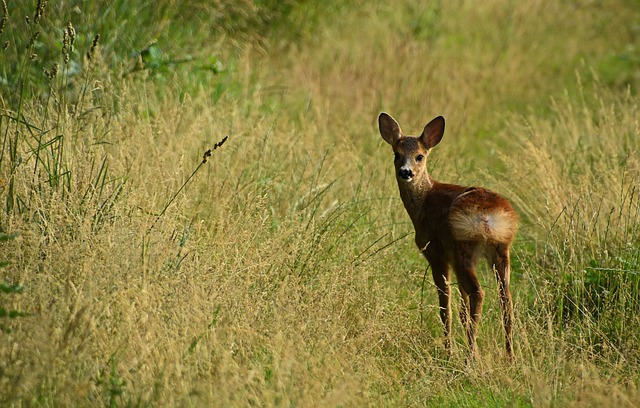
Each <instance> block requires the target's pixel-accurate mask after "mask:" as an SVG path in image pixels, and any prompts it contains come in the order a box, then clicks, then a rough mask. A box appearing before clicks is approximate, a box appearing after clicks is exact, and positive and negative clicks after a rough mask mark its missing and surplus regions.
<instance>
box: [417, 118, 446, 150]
mask: <svg viewBox="0 0 640 408" xmlns="http://www.w3.org/2000/svg"><path fill="white" fill-rule="evenodd" d="M443 135H444V118H443V117H442V116H438V117H437V118H435V119H433V120H432V121H431V122H429V123H427V126H425V127H424V130H423V131H422V134H421V135H420V141H422V143H424V145H425V146H427V149H431V148H432V147H435V146H436V145H437V144H438V143H440V140H442V136H443Z"/></svg>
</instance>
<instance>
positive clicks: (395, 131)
mask: <svg viewBox="0 0 640 408" xmlns="http://www.w3.org/2000/svg"><path fill="white" fill-rule="evenodd" d="M378 126H379V127H380V134H381V135H382V138H383V139H384V140H385V142H387V143H389V144H390V145H392V146H393V144H394V143H395V142H396V141H398V139H400V138H401V137H402V130H400V125H398V122H396V120H395V119H394V118H392V117H391V115H389V114H388V113H385V112H382V113H381V114H380V116H378Z"/></svg>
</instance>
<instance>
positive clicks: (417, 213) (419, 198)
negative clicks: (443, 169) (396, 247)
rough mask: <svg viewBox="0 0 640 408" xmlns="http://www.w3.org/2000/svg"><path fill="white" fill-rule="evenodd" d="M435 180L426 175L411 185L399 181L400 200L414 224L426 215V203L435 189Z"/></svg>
mask: <svg viewBox="0 0 640 408" xmlns="http://www.w3.org/2000/svg"><path fill="white" fill-rule="evenodd" d="M433 183H434V180H433V179H432V178H431V177H430V176H429V175H428V174H426V175H425V177H422V178H420V179H416V180H413V181H412V182H410V183H407V182H405V181H404V180H400V179H398V187H399V189H400V198H402V202H403V203H404V208H405V209H406V210H407V213H409V217H411V221H413V224H414V225H415V224H417V223H418V222H419V220H420V217H421V216H422V215H423V214H424V202H425V200H426V198H427V196H428V195H429V193H430V192H431V189H432V188H433Z"/></svg>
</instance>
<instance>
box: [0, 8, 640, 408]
mask: <svg viewBox="0 0 640 408" xmlns="http://www.w3.org/2000/svg"><path fill="white" fill-rule="evenodd" d="M125 3H126V2H123V3H122V7H124V8H125V9H128V10H134V9H135V10H136V13H143V12H144V10H143V9H141V8H134V7H133V6H131V5H127V4H125ZM195 3H198V2H194V4H195ZM221 4H222V5H224V4H223V2H222V3H221ZM247 4H248V3H247ZM287 4H290V5H292V7H293V8H292V10H289V11H286V12H285V11H282V10H277V9H276V10H275V11H274V13H275V14H274V15H276V16H284V17H282V18H283V19H284V20H283V23H282V25H280V26H276V27H274V28H273V30H272V31H265V32H253V33H250V35H249V34H246V32H243V33H242V35H241V36H240V37H238V38H240V39H239V40H238V39H236V40H234V41H231V42H232V44H231V45H230V46H229V49H227V48H225V46H224V45H221V43H220V42H216V41H212V42H210V43H207V42H206V41H203V40H202V38H204V34H201V33H203V32H208V31H206V30H207V29H212V28H213V27H211V25H212V24H213V23H212V22H211V21H209V22H208V20H206V19H199V18H195V17H194V20H189V21H193V22H194V24H195V26H194V27H201V30H202V31H198V32H196V33H195V34H197V35H203V37H202V38H192V39H190V40H185V43H189V42H190V41H193V43H198V44H199V45H200V46H201V47H203V48H200V49H199V50H198V52H200V53H201V54H199V55H207V54H211V55H213V54H216V55H219V56H220V58H221V59H223V60H224V59H225V58H226V59H227V61H225V64H226V66H227V71H226V72H224V73H220V74H219V75H216V76H214V75H209V74H203V71H201V70H197V69H193V70H190V69H189V65H188V64H187V65H180V64H179V65H177V66H175V67H173V68H171V67H165V68H163V69H156V70H154V69H151V68H150V67H149V66H148V65H147V67H146V68H145V69H141V70H139V71H135V72H131V69H130V65H127V64H128V63H131V64H133V63H134V62H131V61H128V60H126V59H125V63H123V65H122V66H124V69H122V68H121V67H122V66H120V65H117V66H116V65H113V64H111V62H110V61H109V60H108V58H105V59H103V60H101V59H100V58H102V56H104V54H105V53H107V54H108V52H107V51H106V50H104V49H103V51H102V54H100V56H101V57H99V58H98V59H97V61H95V62H94V63H92V64H94V65H93V68H91V65H88V63H87V61H86V60H84V59H80V58H78V59H77V61H79V62H78V63H79V64H80V63H82V64H87V65H82V70H81V71H80V72H81V73H80V74H79V75H80V77H79V78H81V79H82V80H76V79H73V80H72V82H73V83H74V86H73V87H72V89H71V90H70V89H69V88H67V87H63V86H61V85H62V84H61V83H58V82H56V83H54V85H53V86H52V88H51V95H53V96H57V97H55V98H51V99H46V98H39V97H33V98H29V99H28V100H25V101H24V104H23V105H22V107H21V108H20V110H21V112H22V116H23V117H24V120H23V121H19V120H16V118H17V117H18V116H16V112H17V111H18V109H17V108H16V105H15V104H14V103H15V102H14V101H16V100H18V99H10V98H9V97H3V100H4V101H5V102H4V103H5V105H4V106H3V111H2V112H3V113H2V122H0V137H2V138H3V140H7V141H11V140H17V142H16V143H15V144H14V145H12V146H15V149H14V150H15V151H16V153H17V154H16V156H15V157H16V159H15V161H11V160H9V159H8V157H9V154H10V149H9V145H8V144H6V143H5V144H3V151H4V152H5V153H4V156H3V159H2V160H0V165H1V166H0V171H1V173H0V179H2V182H3V185H2V187H1V189H0V193H1V194H2V195H3V199H5V200H6V198H7V196H8V195H9V191H8V181H9V180H12V181H13V183H14V186H15V187H14V190H13V191H12V193H11V194H12V196H13V198H14V203H16V204H15V205H14V206H13V207H12V209H11V210H10V211H6V210H3V212H2V216H1V218H0V226H1V227H2V229H3V230H4V231H7V232H19V233H20V236H19V237H18V238H17V239H15V240H11V241H7V242H2V243H0V245H1V246H0V248H1V250H2V254H3V256H0V260H3V259H5V258H9V259H11V261H12V264H11V265H9V266H7V267H5V268H3V269H2V273H3V274H4V278H5V279H6V280H7V281H9V282H18V283H20V284H22V286H23V287H24V290H23V292H22V293H21V294H16V295H11V296H4V294H0V295H2V298H0V301H1V302H2V305H7V307H8V308H11V309H15V310H20V311H26V312H28V313H29V316H27V317H23V318H19V319H14V320H11V321H9V322H8V325H9V326H10V328H11V332H10V333H5V334H2V335H1V336H2V337H0V389H1V392H0V396H1V397H0V398H2V402H3V403H4V404H7V405H17V406H19V405H46V406H48V405H81V406H83V405H84V406H88V405H91V406H93V405H101V404H104V405H109V406H118V405H177V406H193V405H195V406H200V405H208V406H246V405H261V406H263V405H265V406H273V405H278V406H279V405H298V406H309V405H313V406H338V405H343V406H355V405H362V404H365V405H376V406H377V405H386V406H398V405H401V406H405V405H411V406H413V405H431V406H442V405H456V406H479V405H480V406H481V405H517V406H554V405H578V406H579V405H583V404H587V405H590V404H591V405H616V406H635V405H636V404H637V403H638V401H640V395H639V393H638V381H639V378H638V375H637V371H638V370H637V368H638V365H637V361H638V356H637V351H636V350H637V349H638V342H639V341H640V333H639V332H638V331H637V327H638V321H637V317H636V316H637V310H638V297H637V294H636V293H637V289H638V285H637V282H638V280H637V272H638V265H639V264H640V261H639V259H638V250H637V248H638V244H639V242H638V236H639V235H638V208H639V204H638V195H637V194H638V193H637V192H636V186H637V182H638V176H639V169H638V159H637V154H636V153H637V151H638V143H639V142H638V133H639V128H638V122H637V113H638V97H637V95H636V94H635V90H636V89H635V87H636V86H637V85H638V84H637V82H633V78H634V76H633V75H634V74H633V72H635V71H633V70H634V69H636V68H634V66H633V65H631V67H630V68H629V66H625V67H627V68H625V69H627V71H625V72H626V74H627V76H626V77H627V78H631V79H630V80H629V81H627V82H626V85H628V86H629V87H630V88H629V89H620V88H618V87H619V86H620V84H619V82H618V81H611V82H609V80H608V79H607V77H606V75H605V74H606V73H607V72H610V71H609V70H604V71H606V72H604V71H603V67H605V68H610V69H615V70H618V69H621V68H620V67H619V66H617V65H616V66H615V67H613V68H612V67H610V66H609V65H607V64H609V63H610V61H611V58H612V57H613V56H615V55H617V54H616V53H630V55H631V56H633V55H637V54H633V53H634V52H635V51H633V50H631V51H629V48H628V47H629V46H630V45H633V33H634V28H633V27H634V24H635V23H636V22H637V21H638V18H639V16H638V11H637V10H636V9H635V7H634V5H633V4H630V3H625V2H613V1H611V2H606V3H588V2H584V3H583V2H573V3H568V2H565V3H558V4H547V3H545V2H536V1H530V2H523V3H512V2H507V1H501V0H494V1H489V2H485V3H483V4H482V5H479V4H477V3H472V2H465V1H458V2H430V3H423V2H417V1H416V2H406V3H402V4H400V2H398V3H397V4H396V3H393V4H392V5H387V4H376V3H371V4H369V3H358V2H354V3H349V4H347V5H342V6H334V7H332V8H328V9H326V10H322V9H318V8H317V7H314V8H305V7H303V6H304V4H303V6H299V7H296V3H294V2H289V3H287ZM301 4H302V3H301ZM162 5H163V7H160V8H159V9H157V10H155V11H154V13H156V14H154V13H151V14H150V15H149V16H143V15H142V14H141V19H142V20H143V21H147V20H144V18H149V19H151V20H150V21H153V19H154V18H155V19H157V20H158V21H159V22H161V23H162V24H161V25H159V26H161V27H163V29H164V30H167V32H172V30H173V31H175V32H177V31H180V30H179V29H178V28H177V26H179V25H177V23H176V21H178V20H176V19H177V17H175V16H174V15H173V14H172V13H173V11H175V10H174V9H171V7H169V6H174V7H177V6H176V4H175V3H171V2H167V3H166V4H165V3H163V4H162ZM249 6H250V5H247V7H249ZM127 7H128V8H127ZM185 7H186V6H185ZM199 7H201V10H204V9H206V10H209V11H210V10H211V9H209V8H207V7H209V6H208V5H199ZM237 7H238V9H234V10H240V11H242V10H243V9H242V5H237ZM172 10H173V11H172ZM176 10H177V9H176ZM247 10H248V11H247V12H248V13H249V12H251V13H253V12H255V9H252V8H248V9H247ZM157 13H159V14H157ZM251 13H249V16H250V17H251V16H254V14H251ZM287 13H289V14H287ZM61 14H62V15H63V14H64V13H62V12H61ZM196 14H197V13H196ZM232 14H233V13H232ZM239 15H242V13H240V14H239ZM154 16H155V17H154ZM567 16H571V18H568V17H567ZM143 17H144V18H143ZM254 17H255V16H254ZM254 17H251V18H254ZM84 18H86V23H84V24H76V31H77V32H78V33H80V34H82V35H86V36H87V38H91V36H89V34H87V33H89V32H91V33H93V32H94V30H92V27H91V24H90V22H91V20H90V19H89V18H88V16H87V15H85V16H84V17H83V19H84ZM287 18H290V19H291V20H287ZM61 21H62V22H63V23H64V21H63V20H61ZM83 21H84V20H83ZM212 21H219V20H212ZM225 21H226V20H225ZM248 21H251V19H249V20H248ZM270 21H277V19H274V20H270ZM288 21H291V22H292V23H291V24H292V27H293V28H291V27H289V30H288V27H287V23H288ZM496 21H498V22H499V23H498V24H496ZM55 22H56V20H55V19H52V22H51V24H54V23H55ZM196 22H198V23H197V24H202V25H201V26H199V25H197V24H196ZM293 22H295V24H294V23H293ZM300 22H308V24H307V25H304V24H301V23H300ZM612 22H615V24H612ZM110 24H111V23H110ZM128 24H129V23H128ZM158 24H159V23H158ZM182 25H184V24H182ZM249 25H250V24H249ZM63 26H64V24H63ZM149 26H150V27H152V28H153V27H155V28H153V29H149V31H148V32H147V31H145V30H144V29H142V28H138V29H137V30H139V31H136V33H135V36H136V38H139V40H137V41H138V42H139V43H144V44H143V45H140V47H143V46H145V45H146V44H147V41H146V40H147V39H149V38H148V37H150V33H157V31H155V30H156V29H157V27H159V26H156V25H153V24H151V23H149ZM105 27H112V26H111V25H106V26H105ZM242 27H244V28H243V29H246V30H248V29H249V28H248V27H247V26H242ZM301 27H302V28H301ZM605 28H606V29H605ZM114 30H115V28H114ZM185 30H187V31H189V30H193V27H190V28H185ZM161 31H162V30H161ZM110 32H111V31H110V30H107V32H104V33H101V34H102V36H101V38H104V37H105V36H106V37H108V36H109V33H110ZM189 32H190V33H191V31H189ZM225 33H226V34H224V35H229V36H231V37H233V31H232V30H231V31H230V32H226V31H225ZM165 34H166V33H165ZM193 34H194V33H192V34H191V35H192V36H193ZM42 35H43V36H44V34H42ZM118 35H119V36H124V34H123V33H122V32H120V31H118ZM182 35H183V37H180V36H176V37H174V38H175V41H176V42H179V41H180V40H179V39H180V38H187V37H189V35H188V34H184V32H183V33H182ZM254 35H255V36H259V37H260V38H261V41H260V43H259V46H257V47H255V48H254V47H251V46H250V45H248V44H246V43H244V42H243V41H246V38H256V37H255V36H254ZM287 35H290V36H291V37H287ZM160 38H161V39H162V38H165V37H160ZM223 38H224V37H223ZM291 39H294V40H291ZM143 40H144V41H143ZM164 44H165V43H163V42H162V41H160V43H159V45H158V47H160V48H161V49H163V50H176V49H178V48H179V47H176V48H171V47H170V48H166V46H165V45H164ZM207 44H208V45H207ZM238 44H241V46H239V45H238ZM86 45H87V43H85V47H86ZM80 47H81V44H80V43H79V44H78V48H79V49H81V48H80ZM103 47H104V48H108V47H110V46H109V40H105V42H104V44H103ZM136 47H137V45H136ZM205 47H211V48H205ZM113 50H114V51H113V54H109V55H112V56H113V58H116V57H115V56H117V55H122V54H118V52H117V48H116V47H114V48H113ZM82 52H84V51H82ZM167 52H169V51H167ZM43 55H44V54H43ZM56 58H60V57H59V56H58V57H56ZM120 58H124V57H120ZM159 58H160V57H159ZM5 61H8V60H5ZM160 61H165V60H160ZM151 62H154V61H151ZM155 62H158V61H155ZM0 65H2V63H0ZM46 66H47V67H48V66H49V65H46ZM61 66H62V63H61ZM3 69H4V70H5V71H8V72H11V73H13V72H15V71H11V70H12V69H13V68H11V69H10V68H9V65H4V66H3ZM20 72H27V71H20ZM29 72H31V71H29ZM207 72H208V71H207ZM576 72H577V73H578V77H579V78H580V79H579V80H578V79H576ZM123 74H124V75H123ZM3 76H5V75H3ZM7 77H8V76H7ZM24 77H25V78H28V77H27V76H26V74H25V76H24ZM60 78H61V77H58V79H57V81H62V79H60ZM65 80H66V79H65ZM3 89H5V88H3ZM11 89H13V90H14V91H15V89H16V88H11ZM34 89H38V88H37V87H34ZM82 89H86V90H87V93H86V95H90V96H91V97H86V98H85V99H84V101H85V102H84V105H83V106H84V108H83V109H81V110H76V109H74V108H73V107H74V106H76V102H77V101H78V100H79V99H77V96H78V95H82V92H77V90H82ZM36 93H37V91H34V94H36ZM3 95H4V94H3ZM12 95H13V96H17V94H16V93H13V94H12ZM63 95H64V96H63ZM65 98H66V99H65ZM47 100H48V101H49V102H48V103H49V104H47V102H46V101H47ZM380 110H387V111H389V112H391V113H393V114H394V116H396V117H399V119H400V120H401V123H407V125H406V128H405V129H404V130H405V131H407V132H410V133H415V132H418V131H419V130H420V129H421V128H422V126H424V124H425V123H426V121H428V120H429V119H431V118H432V117H433V116H435V115H437V114H444V115H445V116H446V117H447V121H448V122H447V132H446V134H445V138H444V140H443V143H442V144H441V145H440V146H438V149H436V150H435V151H434V152H433V154H432V155H431V157H430V160H431V168H432V173H433V174H434V176H436V177H437V178H439V179H442V180H444V181H451V182H460V183H466V184H484V185H488V186H490V187H491V188H494V189H496V190H498V191H500V192H502V193H504V194H505V195H507V196H508V197H509V198H510V199H511V200H512V201H513V202H514V204H515V205H516V206H517V208H518V211H519V213H520V214H521V217H522V225H521V229H520V234H519V238H518V241H517V242H516V245H515V247H514V252H513V258H514V272H513V275H514V276H513V290H514V297H515V299H514V303H515V310H516V323H517V324H516V330H517V333H518V334H517V336H516V347H515V353H516V362H515V363H514V364H508V363H506V362H505V361H504V353H503V350H502V348H503V346H502V327H501V323H500V312H499V304H498V301H497V291H496V290H495V284H494V279H493V278H492V276H491V273H490V272H489V271H488V270H486V269H485V270H483V271H482V275H481V280H482V283H483V285H484V287H485V288H486V290H487V294H488V300H487V302H486V305H485V313H484V315H483V324H482V325H481V327H482V328H481V332H480V337H479V347H480V350H481V357H480V359H479V360H478V362H477V363H476V364H475V365H473V366H468V365H467V364H466V363H465V360H464V353H463V352H462V350H463V349H464V339H463V335H462V329H461V327H460V325H458V326H456V327H455V329H454V332H455V335H456V348H454V355H453V356H452V357H451V358H450V359H448V358H446V356H445V354H444V352H443V350H442V344H441V331H442V330H441V327H440V323H439V318H438V315H437V309H436V306H435V305H436V299H435V298H436V296H435V294H436V291H435V289H434V288H433V285H432V284H431V283H430V281H429V279H427V280H426V283H424V288H423V276H424V273H425V270H424V269H425V264H424V261H423V260H422V259H421V257H420V256H419V254H418V253H417V252H416V251H415V250H414V246H413V244H412V236H411V234H412V227H411V224H410V223H409V222H408V221H409V220H408V217H407V216H406V214H405V213H404V209H403V208H402V205H401V203H400V200H399V198H398V197H397V192H396V189H397V187H396V185H395V180H394V176H393V174H392V164H391V153H390V151H388V148H387V147H385V146H386V145H385V144H384V143H383V142H382V141H381V139H380V137H379V135H378V134H377V130H376V128H375V118H376V116H377V113H378V112H379V111H380ZM54 113H55V114H54ZM25 123H29V124H31V123H36V124H37V125H38V126H37V129H36V127H34V126H27V125H25ZM51 129H55V131H52V130H51ZM227 134H228V135H230V139H229V141H228V142H227V143H226V144H225V145H224V146H223V147H222V148H221V149H219V150H216V151H215V152H214V154H213V156H212V157H211V160H210V161H209V162H208V163H207V164H206V165H205V166H203V167H202V168H201V169H200V170H199V171H198V173H197V175H196V176H195V177H194V179H193V180H192V181H190V182H189V183H188V184H186V185H185V181H186V180H187V178H188V177H189V175H190V174H192V172H193V170H194V169H195V168H196V166H197V165H198V164H199V163H200V161H201V159H202V154H203V152H204V151H205V150H206V149H208V148H210V147H211V146H212V145H213V144H214V143H215V142H217V141H218V140H220V139H221V138H222V136H224V135H227ZM60 135H62V137H58V136H60ZM16 136H17V139H14V137H16ZM7 143H8V142H7ZM59 146H63V147H64V148H63V149H61V150H60V149H58V147H59ZM38 153H40V154H41V157H42V159H41V160H40V159H38V158H37V157H40V156H37V155H38ZM18 157H20V161H18ZM52 166H53V167H52ZM55 166H58V167H55ZM51 168H59V169H62V171H60V172H59V173H56V174H58V175H59V176H60V180H61V182H60V183H59V184H56V183H54V182H53V181H56V180H58V179H57V178H55V179H52V178H51V173H50V172H49V171H48V169H51ZM34 169H35V170H34ZM62 181H64V182H62ZM182 186H184V189H183V190H182V191H181V192H180V193H179V194H178V195H177V196H176V197H175V199H174V200H171V198H172V197H173V196H174V194H175V193H176V192H177V191H178V190H179V189H180V188H181V187H182ZM5 203H6V201H5ZM167 203H170V205H168V206H167ZM165 207H166V212H165V213H164V214H163V215H162V216H160V217H159V215H160V214H161V211H162V210H163V209H164V208H165ZM5 254H6V255H5ZM423 289H424V290H423ZM3 323H5V322H4V321H3Z"/></svg>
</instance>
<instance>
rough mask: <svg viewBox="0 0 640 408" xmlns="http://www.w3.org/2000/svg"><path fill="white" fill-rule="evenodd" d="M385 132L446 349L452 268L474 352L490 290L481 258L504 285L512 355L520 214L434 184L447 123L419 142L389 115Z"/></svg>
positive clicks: (466, 190) (493, 198) (486, 196)
mask: <svg viewBox="0 0 640 408" xmlns="http://www.w3.org/2000/svg"><path fill="white" fill-rule="evenodd" d="M378 124H379V126H380V134H381V135H382V138H383V139H384V140H385V141H386V142H387V143H389V144H390V145H391V147H392V148H393V153H394V155H395V160H394V164H395V170H396V179H397V181H398V187H399V189H400V197H401V198H402V202H403V203H404V207H405V209H406V210H407V213H409V217H410V218H411V221H412V222H413V227H414V229H415V232H416V236H415V242H416V245H418V248H419V249H420V251H421V252H422V254H423V255H424V256H425V258H427V261H428V262H429V265H430V266H431V272H432V274H433V280H434V281H435V284H436V286H437V288H438V298H439V303H440V318H441V320H442V324H443V325H444V337H445V349H446V350H447V352H448V353H450V348H451V340H450V339H451V301H450V298H451V289H450V287H449V268H450V266H451V267H453V270H454V271H455V275H456V278H457V280H458V286H459V289H460V294H461V295H462V309H461V311H460V320H461V321H462V325H463V326H464V327H465V330H466V334H467V340H468V342H469V353H470V355H471V357H473V356H474V355H475V354H476V352H477V346H476V335H477V331H478V321H479V320H480V315H481V314H482V303H483V301H484V291H483V290H482V288H481V287H480V282H479V281H478V277H477V275H476V270H475V264H476V262H477V260H478V258H479V257H481V256H483V257H485V258H486V259H487V260H488V261H489V265H490V266H491V267H492V268H493V270H494V272H495V274H496V278H497V280H498V287H499V293H500V305H501V308H502V320H503V324H504V330H505V346H506V350H507V355H508V356H509V358H511V357H512V356H513V349H512V339H513V338H512V324H513V323H512V322H513V304H512V302H511V293H510V292H509V273H510V269H509V268H510V266H509V248H510V246H511V242H512V241H513V238H514V236H515V233H516V228H517V221H518V216H517V214H516V212H515V211H514V209H513V208H512V207H511V205H510V204H509V202H508V201H507V200H506V199H505V198H503V197H501V196H499V195H498V194H496V193H494V192H492V191H489V190H487V189H484V188H481V187H464V186H458V185H454V184H444V183H440V182H438V181H436V180H434V179H433V178H432V177H431V176H430V175H429V173H428V172H427V167H426V162H427V160H426V159H427V156H428V155H429V152H430V151H431V149H432V148H433V147H435V146H436V145H437V144H438V143H439V142H440V140H441V139H442V136H443V134H444V118H443V117H442V116H438V117H437V118H435V119H433V120H432V121H431V122H429V123H428V124H427V125H426V126H425V128H424V130H423V132H422V134H421V135H420V136H418V137H414V136H405V135H404V134H403V133H402V130H400V125H398V122H396V120H395V119H393V118H392V117H391V116H390V115H388V114H387V113H384V112H383V113H381V114H380V116H379V117H378Z"/></svg>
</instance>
